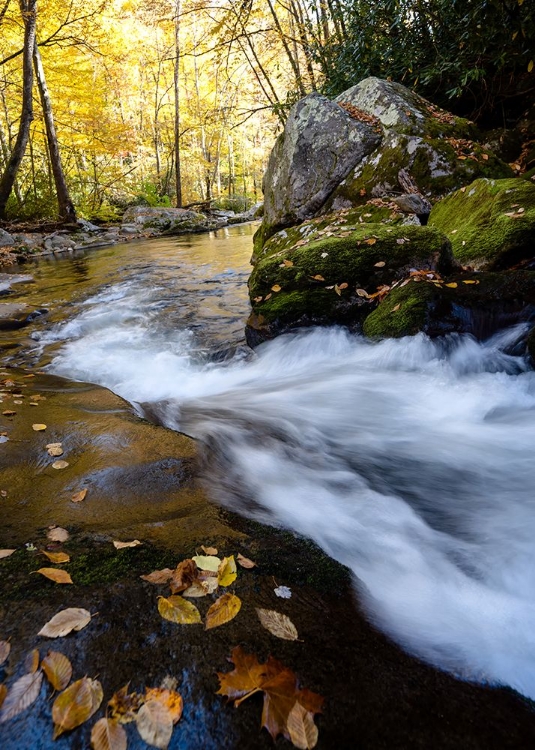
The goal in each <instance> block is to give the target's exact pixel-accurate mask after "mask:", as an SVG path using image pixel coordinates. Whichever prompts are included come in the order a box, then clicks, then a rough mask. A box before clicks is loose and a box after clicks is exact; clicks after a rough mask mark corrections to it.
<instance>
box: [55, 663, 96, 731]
mask: <svg viewBox="0 0 535 750" xmlns="http://www.w3.org/2000/svg"><path fill="white" fill-rule="evenodd" d="M102 698H103V692H102V686H101V684H100V682H99V681H98V680H92V679H91V678H90V677H82V679H81V680H77V681H76V682H73V683H72V685H69V687H68V688H67V689H66V690H64V691H63V692H62V693H60V694H59V695H58V697H57V698H56V700H55V701H54V704H53V706H52V719H53V721H54V739H57V738H58V737H59V736H60V735H61V734H63V732H67V731H69V730H70V729H75V728H76V727H79V726H80V724H83V723H84V722H85V721H87V720H88V719H90V718H91V717H92V716H93V714H94V713H95V711H97V710H98V708H99V706H100V704H101V703H102Z"/></svg>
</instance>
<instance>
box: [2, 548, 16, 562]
mask: <svg viewBox="0 0 535 750" xmlns="http://www.w3.org/2000/svg"><path fill="white" fill-rule="evenodd" d="M16 551H17V550H16V549H0V560H2V559H3V558H4V557H10V556H11V555H12V554H13V552H16Z"/></svg>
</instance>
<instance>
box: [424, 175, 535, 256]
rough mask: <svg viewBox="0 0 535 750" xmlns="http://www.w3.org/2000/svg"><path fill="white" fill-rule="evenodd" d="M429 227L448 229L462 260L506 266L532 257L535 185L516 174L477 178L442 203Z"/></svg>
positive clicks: (432, 213)
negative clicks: (494, 178) (516, 176)
mask: <svg viewBox="0 0 535 750" xmlns="http://www.w3.org/2000/svg"><path fill="white" fill-rule="evenodd" d="M519 211H520V212H519ZM429 225H430V226H433V227H436V228H437V229H440V230H441V231H443V232H445V233H447V235H448V237H449V238H450V239H451V242H452V247H453V252H454V255H455V257H456V258H457V259H458V260H460V261H461V262H462V263H463V264H465V265H473V266H475V267H477V268H480V269H500V268H506V267H508V266H511V265H513V264H515V263H517V262H518V261H520V260H522V259H524V258H527V257H532V256H533V236H534V232H535V185H531V184H529V182H527V181H525V180H519V179H517V178H513V179H508V180H489V179H480V180H476V181H475V182H474V183H473V184H472V185H470V186H469V187H467V188H466V189H465V190H462V191H461V190H459V191H457V192H455V193H453V194H452V195H449V196H447V197H446V198H445V199H444V200H442V201H439V202H438V203H437V204H436V205H435V206H434V207H433V210H432V211H431V216H430V218H429Z"/></svg>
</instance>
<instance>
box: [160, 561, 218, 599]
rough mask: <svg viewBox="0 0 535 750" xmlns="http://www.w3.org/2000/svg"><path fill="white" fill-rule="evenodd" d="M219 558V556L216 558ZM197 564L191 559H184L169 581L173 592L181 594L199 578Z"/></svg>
mask: <svg viewBox="0 0 535 750" xmlns="http://www.w3.org/2000/svg"><path fill="white" fill-rule="evenodd" d="M216 559H217V560H219V558H216ZM197 574H198V570H197V565H196V563H195V562H194V561H193V560H192V559H191V558H188V559H187V560H182V562H181V563H179V564H178V565H177V567H176V570H175V571H173V575H172V577H171V580H170V582H169V585H170V587H171V593H172V594H179V593H180V592H181V591H184V590H185V589H187V588H189V587H190V586H191V584H192V583H193V582H194V581H195V580H196V579H197Z"/></svg>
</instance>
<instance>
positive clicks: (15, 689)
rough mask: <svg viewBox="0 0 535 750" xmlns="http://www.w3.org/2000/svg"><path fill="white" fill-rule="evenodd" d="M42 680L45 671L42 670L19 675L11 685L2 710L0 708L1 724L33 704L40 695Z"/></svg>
mask: <svg viewBox="0 0 535 750" xmlns="http://www.w3.org/2000/svg"><path fill="white" fill-rule="evenodd" d="M42 682H43V673H42V672H41V671H39V672H30V674H25V675H23V676H22V677H19V679H18V680H17V681H16V682H14V683H13V685H12V686H11V687H10V689H9V692H8V694H7V697H6V699H5V701H4V704H3V706H2V710H0V724H1V723H2V722H4V721H8V719H12V718H13V717H14V716H17V714H20V713H21V711H24V709H26V708H28V706H31V705H32V703H33V702H34V700H35V699H36V698H37V696H38V695H39V692H40V690H41V683H42Z"/></svg>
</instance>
